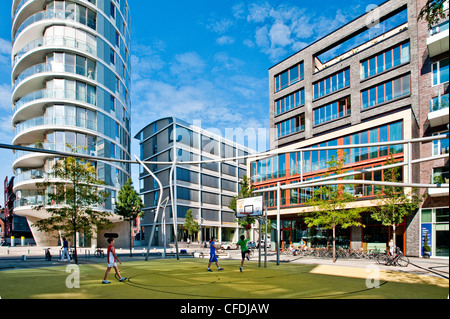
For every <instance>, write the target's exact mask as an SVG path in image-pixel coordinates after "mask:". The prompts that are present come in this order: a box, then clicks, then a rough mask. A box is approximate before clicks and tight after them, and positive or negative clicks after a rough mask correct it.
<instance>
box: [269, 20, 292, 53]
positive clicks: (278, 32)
mask: <svg viewBox="0 0 450 319" xmlns="http://www.w3.org/2000/svg"><path fill="white" fill-rule="evenodd" d="M269 36H270V41H271V43H272V46H280V47H285V46H288V45H290V44H291V43H292V42H293V41H292V39H291V29H290V28H289V27H288V26H286V25H285V24H283V23H281V22H277V23H275V24H274V25H272V27H271V28H270V32H269Z"/></svg>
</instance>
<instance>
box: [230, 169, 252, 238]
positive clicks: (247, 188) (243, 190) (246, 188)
mask: <svg viewBox="0 0 450 319" xmlns="http://www.w3.org/2000/svg"><path fill="white" fill-rule="evenodd" d="M239 185H240V186H241V187H240V190H239V193H238V195H237V196H233V198H232V199H231V201H230V205H228V208H229V209H231V210H233V211H234V215H235V216H236V218H237V210H236V201H237V200H238V199H241V198H248V197H254V196H255V194H253V186H252V185H251V182H250V179H249V178H248V177H247V176H246V175H244V176H243V177H242V180H240V181H239ZM237 222H238V224H239V225H240V226H241V227H243V228H244V229H246V230H247V231H248V230H249V228H250V227H251V225H252V224H253V223H254V222H255V219H254V218H253V217H250V216H246V217H242V218H237ZM247 237H248V236H247Z"/></svg>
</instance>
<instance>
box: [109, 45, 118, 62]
mask: <svg viewBox="0 0 450 319" xmlns="http://www.w3.org/2000/svg"><path fill="white" fill-rule="evenodd" d="M109 62H111V64H116V59H115V53H114V49H113V48H110V49H109Z"/></svg>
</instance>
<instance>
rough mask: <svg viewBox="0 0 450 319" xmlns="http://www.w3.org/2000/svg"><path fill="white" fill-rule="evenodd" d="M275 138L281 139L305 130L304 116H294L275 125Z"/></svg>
mask: <svg viewBox="0 0 450 319" xmlns="http://www.w3.org/2000/svg"><path fill="white" fill-rule="evenodd" d="M276 127H277V137H278V138H280V137H283V136H286V135H289V134H293V133H297V132H301V131H304V130H305V114H304V113H302V114H300V115H299V116H295V117H293V118H291V119H289V120H286V121H283V122H281V123H278V124H276Z"/></svg>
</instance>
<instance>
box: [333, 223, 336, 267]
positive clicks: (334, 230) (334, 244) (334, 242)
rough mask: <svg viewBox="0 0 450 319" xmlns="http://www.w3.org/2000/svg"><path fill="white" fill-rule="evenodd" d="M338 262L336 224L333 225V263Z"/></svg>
mask: <svg viewBox="0 0 450 319" xmlns="http://www.w3.org/2000/svg"><path fill="white" fill-rule="evenodd" d="M335 262H336V226H334V227H333V263H335Z"/></svg>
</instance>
